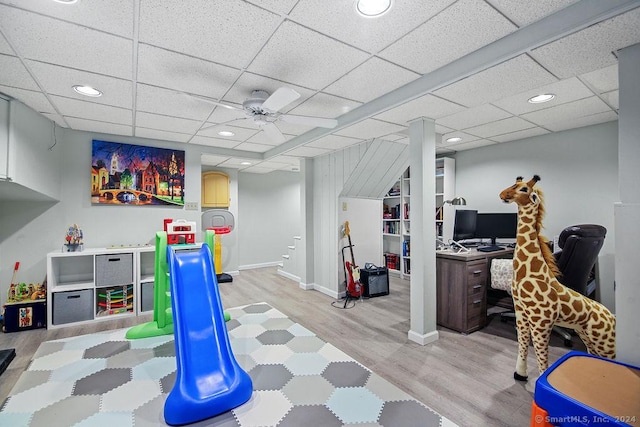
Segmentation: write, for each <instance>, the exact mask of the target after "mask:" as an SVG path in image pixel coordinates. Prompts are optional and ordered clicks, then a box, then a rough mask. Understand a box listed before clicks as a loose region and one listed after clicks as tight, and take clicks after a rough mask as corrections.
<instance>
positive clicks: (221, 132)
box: [218, 130, 235, 136]
mask: <svg viewBox="0 0 640 427" xmlns="http://www.w3.org/2000/svg"><path fill="white" fill-rule="evenodd" d="M218 135H220V136H233V135H235V133H233V132H231V131H230V130H221V131H220V132H218Z"/></svg>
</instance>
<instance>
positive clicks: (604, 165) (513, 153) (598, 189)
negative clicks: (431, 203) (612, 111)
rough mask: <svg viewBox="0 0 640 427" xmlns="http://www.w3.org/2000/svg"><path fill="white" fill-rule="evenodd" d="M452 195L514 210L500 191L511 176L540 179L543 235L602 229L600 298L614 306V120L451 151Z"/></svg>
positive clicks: (482, 207) (473, 205)
mask: <svg viewBox="0 0 640 427" xmlns="http://www.w3.org/2000/svg"><path fill="white" fill-rule="evenodd" d="M455 158H456V193H457V195H458V196H462V197H464V198H465V199H466V200H467V206H466V207H465V208H467V209H477V210H478V211H480V212H516V211H517V209H516V206H514V205H505V204H504V203H503V202H502V201H501V200H500V199H499V197H498V194H499V193H500V191H502V190H503V189H504V188H506V187H508V186H510V185H512V184H513V183H515V179H516V177H517V176H519V175H520V176H523V177H524V178H525V179H529V178H530V177H531V176H532V175H533V174H538V175H540V177H541V178H542V180H541V181H540V183H539V184H538V186H539V187H540V188H541V189H542V191H544V193H545V196H546V200H545V202H546V208H547V214H546V217H545V220H544V227H545V228H544V230H543V234H544V235H545V236H546V237H547V238H549V239H553V237H554V236H557V235H558V234H560V232H561V231H562V230H563V229H564V228H565V227H567V226H570V225H575V224H585V223H594V224H600V225H603V226H604V227H606V228H607V238H606V239H605V243H604V246H603V248H602V250H601V252H600V257H599V259H598V267H599V271H600V284H599V286H600V298H601V301H602V302H603V303H604V304H605V305H606V306H607V307H609V308H611V309H613V308H614V306H615V299H614V291H613V281H614V250H615V233H614V217H613V204H614V202H616V201H618V200H620V198H619V195H618V132H617V122H609V123H604V124H600V125H595V126H588V127H583V128H578V129H573V130H569V131H565V132H558V133H553V134H549V135H543V136H538V137H533V138H527V139H523V140H521V141H515V142H509V143H505V144H497V145H492V146H488V147H482V148H478V149H474V150H468V151H461V152H459V153H457V154H456V156H455Z"/></svg>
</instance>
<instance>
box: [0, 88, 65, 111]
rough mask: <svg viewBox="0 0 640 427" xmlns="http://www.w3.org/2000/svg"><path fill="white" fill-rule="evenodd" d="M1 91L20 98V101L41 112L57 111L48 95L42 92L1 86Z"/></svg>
mask: <svg viewBox="0 0 640 427" xmlns="http://www.w3.org/2000/svg"><path fill="white" fill-rule="evenodd" d="M0 93H4V94H6V95H9V96H10V97H12V98H16V99H19V100H20V102H22V103H23V104H25V105H27V106H29V107H31V108H33V109H34V110H35V111H37V112H39V113H55V110H54V108H53V105H51V103H50V102H49V100H48V99H47V97H46V96H44V95H43V94H42V93H41V92H33V91H30V90H24V89H16V88H13V87H8V86H0Z"/></svg>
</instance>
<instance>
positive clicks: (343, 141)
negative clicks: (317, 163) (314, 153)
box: [307, 135, 363, 150]
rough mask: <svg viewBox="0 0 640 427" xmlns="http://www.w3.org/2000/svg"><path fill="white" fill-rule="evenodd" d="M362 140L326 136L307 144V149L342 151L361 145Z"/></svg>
mask: <svg viewBox="0 0 640 427" xmlns="http://www.w3.org/2000/svg"><path fill="white" fill-rule="evenodd" d="M362 142H363V140H361V139H357V138H348V137H346V136H340V135H327V136H324V137H322V138H320V139H317V140H315V141H313V142H310V143H309V144H307V147H315V148H326V149H327V150H342V149H343V148H346V147H349V146H351V145H356V144H360V143H362Z"/></svg>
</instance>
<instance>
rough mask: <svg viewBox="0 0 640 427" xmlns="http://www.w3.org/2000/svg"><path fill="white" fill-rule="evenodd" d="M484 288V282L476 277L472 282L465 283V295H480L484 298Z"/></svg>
mask: <svg viewBox="0 0 640 427" xmlns="http://www.w3.org/2000/svg"><path fill="white" fill-rule="evenodd" d="M485 289H486V284H485V282H480V281H479V280H478V279H476V280H475V281H474V282H471V283H469V284H468V285H467V295H468V296H472V295H481V296H482V298H484V293H485V292H486V291H485Z"/></svg>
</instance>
